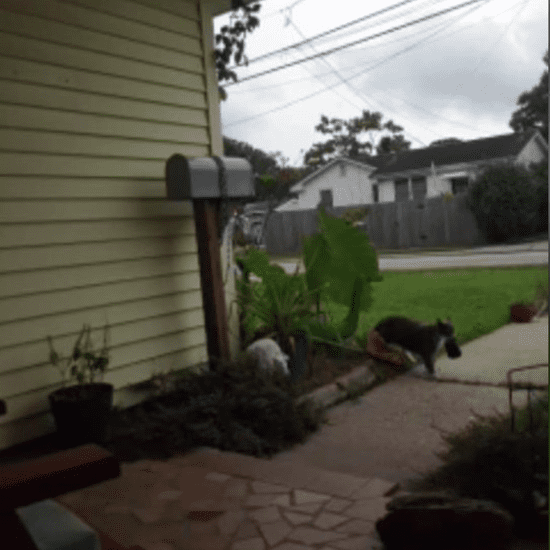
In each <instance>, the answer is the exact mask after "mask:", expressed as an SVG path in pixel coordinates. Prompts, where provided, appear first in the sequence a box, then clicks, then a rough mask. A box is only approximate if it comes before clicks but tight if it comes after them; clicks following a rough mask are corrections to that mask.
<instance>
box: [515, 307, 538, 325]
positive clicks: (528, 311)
mask: <svg viewBox="0 0 550 550" xmlns="http://www.w3.org/2000/svg"><path fill="white" fill-rule="evenodd" d="M537 313H538V309H537V307H536V306H534V305H533V304H528V305H526V304H512V305H511V306H510V318H511V319H512V321H513V322H514V323H529V322H531V320H532V319H533V317H534V316H535V315H536V314H537Z"/></svg>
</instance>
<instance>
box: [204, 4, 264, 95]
mask: <svg viewBox="0 0 550 550" xmlns="http://www.w3.org/2000/svg"><path fill="white" fill-rule="evenodd" d="M260 8H261V6H260V4H259V3H258V2H255V1H254V0H231V9H232V10H233V11H232V12H231V16H230V18H229V25H224V26H223V27H222V28H221V29H220V32H219V33H218V34H216V35H215V37H214V40H215V43H216V48H215V49H214V59H215V63H216V72H217V75H218V91H219V93H220V98H221V99H222V100H225V99H227V92H226V91H225V88H223V86H220V85H219V83H220V82H223V81H225V80H233V82H237V74H236V73H235V71H232V70H231V69H228V68H227V66H228V65H229V63H230V62H231V56H233V61H234V63H235V65H240V64H241V62H242V61H244V64H245V65H248V59H247V57H246V55H244V48H245V44H244V39H245V38H246V33H247V32H249V33H250V32H252V31H253V30H254V29H255V28H256V27H258V26H259V25H260V20H259V19H258V18H257V17H256V16H255V15H254V14H255V13H257V12H259V11H260Z"/></svg>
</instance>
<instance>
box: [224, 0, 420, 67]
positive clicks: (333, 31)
mask: <svg viewBox="0 0 550 550" xmlns="http://www.w3.org/2000/svg"><path fill="white" fill-rule="evenodd" d="M416 1H417V0H404V1H403V2H399V3H398V4H393V5H391V6H389V7H387V8H384V9H383V10H379V11H377V12H374V13H370V14H369V15H365V16H364V17H360V18H359V19H354V20H353V21H350V22H349V23H346V24H344V25H340V26H339V27H335V28H334V29H331V30H328V31H325V32H322V33H321V34H317V35H316V36H313V37H311V38H305V37H304V40H302V42H298V43H296V44H291V45H290V46H285V47H284V48H281V49H279V50H275V51H273V52H269V53H266V54H264V55H260V56H259V57H255V58H254V59H250V60H249V61H248V64H249V65H250V64H251V63H254V62H256V61H260V60H261V59H265V58H267V57H271V56H273V55H277V54H279V53H282V52H286V51H287V50H291V49H293V48H299V47H300V46H303V45H304V44H307V43H308V42H313V40H317V39H318V38H321V37H322V36H326V35H328V34H332V33H335V32H337V31H339V30H342V29H345V28H347V27H351V25H355V24H356V23H360V22H361V21H364V20H366V19H371V18H373V17H376V16H377V15H380V14H382V13H385V12H387V11H390V10H393V9H395V8H398V7H400V6H403V5H404V4H409V3H410V2H416ZM295 4H296V2H295V3H294V4H292V5H291V6H290V7H289V8H287V9H288V10H290V9H292V7H294V5H295ZM237 66H238V65H235V66H233V67H230V69H234V68H236V67H237Z"/></svg>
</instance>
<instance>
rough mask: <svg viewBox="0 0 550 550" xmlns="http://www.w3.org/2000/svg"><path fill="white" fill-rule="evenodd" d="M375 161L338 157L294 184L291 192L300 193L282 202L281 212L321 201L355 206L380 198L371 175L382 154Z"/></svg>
mask: <svg viewBox="0 0 550 550" xmlns="http://www.w3.org/2000/svg"><path fill="white" fill-rule="evenodd" d="M369 162H371V163H372V164H367V163H363V162H358V161H355V160H351V159H348V158H345V157H340V158H336V159H334V160H332V161H330V162H328V163H327V164H326V165H325V166H322V167H320V168H319V169H318V170H316V171H315V172H313V173H311V174H309V175H308V176H307V177H305V178H304V179H302V180H301V181H299V182H298V183H296V184H294V185H293V186H292V187H291V188H290V192H291V193H293V194H295V195H296V197H295V198H293V199H290V200H289V201H287V202H285V203H283V204H282V205H280V206H278V207H277V208H276V209H275V210H276V211H277V212H284V211H289V210H311V209H313V208H317V206H318V205H319V203H321V202H322V203H323V204H325V205H327V206H348V205H349V206H353V205H355V204H370V203H373V202H377V197H376V189H374V191H373V183H374V182H373V180H372V179H371V176H372V174H373V172H374V171H375V170H376V168H377V166H379V165H380V162H381V157H373V159H372V160H369Z"/></svg>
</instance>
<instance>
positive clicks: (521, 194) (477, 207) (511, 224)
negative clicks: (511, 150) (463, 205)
mask: <svg viewBox="0 0 550 550" xmlns="http://www.w3.org/2000/svg"><path fill="white" fill-rule="evenodd" d="M538 187H539V185H537V181H536V179H535V178H534V177H533V174H532V173H531V172H530V171H529V170H527V169H526V168H524V167H523V166H517V165H513V164H506V163H501V164H496V165H493V166H488V167H487V168H485V169H484V170H483V171H482V172H481V173H480V174H479V175H478V177H477V178H476V180H475V181H474V182H473V184H472V186H471V187H470V188H469V189H468V206H469V208H470V209H471V210H472V212H473V213H474V216H475V218H476V220H477V222H478V224H479V227H480V228H481V230H482V231H483V232H484V233H485V235H486V236H487V239H488V240H489V241H490V242H495V243H498V242H505V241H507V240H509V239H517V238H520V237H526V236H529V235H532V234H533V233H534V232H535V231H536V229H537V225H538V224H539V213H538V207H539V205H538V203H537V200H533V197H538V195H539V189H538Z"/></svg>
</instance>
